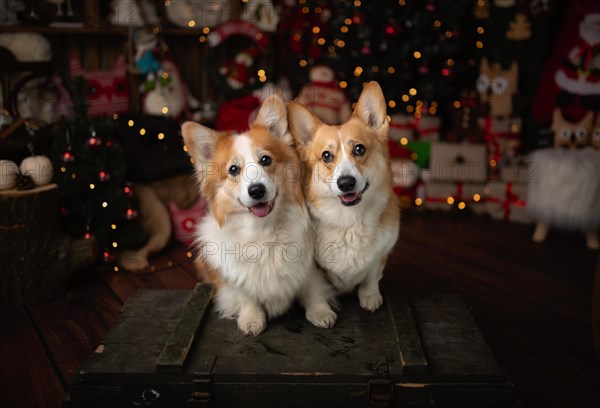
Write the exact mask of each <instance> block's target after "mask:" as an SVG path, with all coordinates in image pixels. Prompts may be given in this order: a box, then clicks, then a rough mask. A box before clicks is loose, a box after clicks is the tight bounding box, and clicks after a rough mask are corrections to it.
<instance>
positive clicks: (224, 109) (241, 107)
mask: <svg viewBox="0 0 600 408" xmlns="http://www.w3.org/2000/svg"><path fill="white" fill-rule="evenodd" d="M259 106H260V99H258V98H257V97H256V96H253V95H248V96H244V97H242V98H238V99H232V100H229V101H225V102H223V104H221V107H220V108H219V114H218V116H217V122H216V125H215V129H216V130H232V131H236V132H244V131H246V130H248V120H249V118H250V115H251V114H252V111H254V109H256V108H258V107H259Z"/></svg>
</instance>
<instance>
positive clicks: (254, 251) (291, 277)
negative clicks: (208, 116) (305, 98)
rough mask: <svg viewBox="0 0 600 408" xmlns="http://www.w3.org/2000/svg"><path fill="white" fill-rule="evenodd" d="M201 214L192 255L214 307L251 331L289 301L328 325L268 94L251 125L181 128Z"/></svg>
mask: <svg viewBox="0 0 600 408" xmlns="http://www.w3.org/2000/svg"><path fill="white" fill-rule="evenodd" d="M182 135H183V139H184V141H185V145H186V146H187V150H188V152H189V153H190V155H191V156H192V159H193V161H194V166H195V170H196V177H197V180H198V182H199V184H200V192H201V194H202V196H203V197H204V198H205V199H206V200H207V202H208V208H209V210H208V214H207V215H206V216H205V217H204V219H203V220H202V221H201V223H200V224H199V226H198V231H197V244H198V247H199V250H200V259H199V261H200V262H201V263H202V264H203V265H205V267H206V268H207V269H208V270H209V272H210V271H212V272H210V273H209V276H210V278H209V279H208V280H210V281H212V282H213V283H215V285H216V288H217V293H216V299H215V304H216V308H217V310H218V311H219V313H220V314H221V316H222V317H225V318H235V319H237V323H238V327H239V329H240V330H241V331H242V332H243V333H244V334H245V335H258V334H260V333H261V332H262V331H263V330H264V329H265V327H266V322H267V318H273V317H276V316H279V315H281V314H283V313H285V312H286V311H287V310H288V309H289V308H290V306H291V305H292V303H293V301H294V300H295V299H298V300H299V301H300V303H301V304H302V306H303V307H304V308H305V311H306V318H307V320H309V321H310V322H311V323H313V324H314V325H316V326H319V327H323V328H329V327H332V326H333V325H334V324H335V321H336V319H337V315H336V313H335V312H334V311H333V310H332V308H331V306H330V304H329V301H330V300H331V299H332V296H333V295H334V292H335V291H334V290H333V289H332V288H331V286H330V285H329V284H328V283H327V280H326V278H325V276H324V275H323V274H322V272H321V271H319V270H318V268H317V266H316V264H315V261H314V255H313V253H314V251H313V248H312V245H313V230H312V226H311V221H310V216H309V213H308V210H307V208H306V204H305V200H304V197H303V195H302V188H301V183H300V182H299V180H298V178H299V177H300V176H299V174H300V170H301V166H302V164H301V162H300V159H299V157H298V155H297V153H296V151H295V149H294V141H293V138H292V136H291V135H290V133H289V131H288V124H287V111H286V107H285V104H284V103H283V101H282V100H281V99H280V98H279V97H277V96H272V97H270V98H269V99H267V100H266V101H265V102H264V103H263V105H262V107H261V108H260V110H259V112H258V114H257V118H256V119H255V121H254V122H253V123H252V124H251V125H250V129H249V130H248V131H246V132H243V133H239V134H232V133H225V132H217V131H214V130H212V129H209V128H206V127H204V126H202V125H199V124H197V123H194V122H186V123H184V124H183V126H182Z"/></svg>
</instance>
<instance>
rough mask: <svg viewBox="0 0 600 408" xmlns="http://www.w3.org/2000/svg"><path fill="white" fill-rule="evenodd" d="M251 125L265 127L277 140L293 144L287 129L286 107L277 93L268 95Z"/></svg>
mask: <svg viewBox="0 0 600 408" xmlns="http://www.w3.org/2000/svg"><path fill="white" fill-rule="evenodd" d="M253 125H259V126H264V127H266V128H267V129H268V130H269V132H271V133H272V134H273V135H274V136H275V137H277V138H278V139H279V140H282V141H283V142H285V143H286V144H289V145H291V144H293V139H292V135H290V131H289V130H288V121H287V109H286V108H285V103H284V102H283V101H282V100H281V98H280V97H279V96H277V95H271V96H269V97H268V98H267V99H266V100H265V101H264V102H263V104H262V106H261V107H260V110H259V111H258V114H257V115H256V120H254V123H253Z"/></svg>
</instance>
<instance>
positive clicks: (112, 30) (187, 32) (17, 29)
mask: <svg viewBox="0 0 600 408" xmlns="http://www.w3.org/2000/svg"><path fill="white" fill-rule="evenodd" d="M0 32H12V33H21V32H34V33H40V34H55V35H61V34H83V35H98V34H110V35H122V36H126V35H127V33H128V32H129V28H128V27H114V26H100V27H50V26H31V25H30V26H24V25H17V26H0ZM163 33H164V34H166V35H181V36H196V35H203V33H202V28H194V29H188V28H177V27H169V28H165V29H163Z"/></svg>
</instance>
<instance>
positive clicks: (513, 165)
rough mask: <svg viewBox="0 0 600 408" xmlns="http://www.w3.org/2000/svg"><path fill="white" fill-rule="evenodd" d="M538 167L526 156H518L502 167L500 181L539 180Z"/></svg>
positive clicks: (529, 181) (528, 181) (520, 181)
mask: <svg viewBox="0 0 600 408" xmlns="http://www.w3.org/2000/svg"><path fill="white" fill-rule="evenodd" d="M537 173H538V169H537V166H536V165H535V163H533V162H532V161H531V160H529V159H528V158H527V157H526V156H517V157H515V158H514V159H512V160H509V161H508V162H507V163H506V164H504V165H503V166H502V168H500V173H499V176H498V181H503V182H505V183H531V182H535V181H536V180H537Z"/></svg>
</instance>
